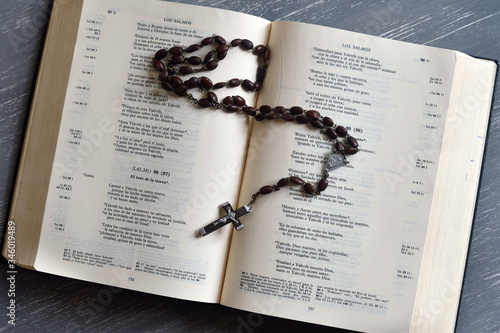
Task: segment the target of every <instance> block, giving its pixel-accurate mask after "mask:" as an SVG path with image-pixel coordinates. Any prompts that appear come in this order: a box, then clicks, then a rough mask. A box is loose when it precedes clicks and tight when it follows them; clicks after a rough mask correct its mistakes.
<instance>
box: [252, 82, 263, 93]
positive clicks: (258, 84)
mask: <svg viewBox="0 0 500 333" xmlns="http://www.w3.org/2000/svg"><path fill="white" fill-rule="evenodd" d="M253 86H254V87H255V90H256V91H259V90H260V88H262V82H260V81H255V82H254V83H253Z"/></svg>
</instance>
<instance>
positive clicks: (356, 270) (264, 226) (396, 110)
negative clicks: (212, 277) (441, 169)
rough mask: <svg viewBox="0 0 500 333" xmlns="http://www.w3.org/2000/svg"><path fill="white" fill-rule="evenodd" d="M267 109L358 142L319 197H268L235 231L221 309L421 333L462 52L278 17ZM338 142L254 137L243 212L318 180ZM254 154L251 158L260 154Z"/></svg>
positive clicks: (284, 129) (291, 131)
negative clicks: (416, 316) (326, 122)
mask: <svg viewBox="0 0 500 333" xmlns="http://www.w3.org/2000/svg"><path fill="white" fill-rule="evenodd" d="M269 46H270V48H271V59H270V65H269V66H270V67H269V69H268V75H267V81H266V82H265V83H264V90H263V91H262V92H261V93H260V95H259V104H264V105H265V104H267V105H271V106H278V105H282V106H285V107H287V108H290V107H292V106H295V105H298V106H302V107H304V108H305V109H314V110H317V111H319V112H320V113H321V114H322V115H323V116H328V117H331V118H332V119H333V120H334V121H335V123H336V124H338V125H342V126H345V127H346V128H347V129H349V131H350V134H351V135H352V136H353V137H355V138H356V139H357V140H358V142H359V144H360V151H359V152H358V153H357V154H356V155H352V156H347V159H348V161H349V164H348V165H347V166H345V167H342V168H340V169H337V170H334V171H332V172H330V176H329V178H328V181H329V186H328V188H327V189H326V190H325V191H324V192H322V193H321V195H319V196H315V197H310V196H309V197H308V196H305V195H304V194H303V192H302V189H301V188H296V187H285V188H282V189H280V191H277V192H274V193H272V194H268V195H266V196H259V197H258V199H257V201H256V202H255V203H254V204H253V207H252V210H251V213H250V214H249V215H248V217H246V219H245V221H244V223H245V229H244V231H241V232H238V233H234V234H233V240H232V243H231V250H230V257H229V262H228V273H227V277H226V280H225V283H224V288H223V297H222V303H223V304H225V305H228V306H233V307H238V308H242V309H246V310H249V311H254V312H262V313H265V314H269V315H273V316H279V317H286V318H292V319H296V320H301V321H308V322H315V323H319V324H323V325H330V326H336V327H343V328H348V329H353V330H359V331H370V332H388V331H395V332H403V331H408V330H409V327H410V325H411V318H412V311H413V305H414V299H415V292H416V286H417V280H418V276H419V270H420V264H421V259H422V251H423V249H424V246H425V237H426V231H427V224H428V220H429V214H430V210H431V203H432V199H433V194H434V186H435V181H436V173H437V167H438V164H439V156H440V149H441V145H442V137H443V132H444V128H445V119H446V116H447V110H448V106H449V98H450V92H451V87H452V81H453V77H454V66H455V55H454V53H453V52H451V51H445V50H440V49H435V48H430V47H422V46H417V45H411V44H407V43H401V42H395V41H391V40H384V39H380V38H376V37H370V36H365V35H361V34H356V33H350V32H346V31H341V30H334V29H329V28H324V27H318V26H312V25H307V24H302V23H290V22H274V23H273V24H272V28H271V36H270V42H269ZM331 149H332V142H329V141H328V140H327V137H326V136H325V135H323V134H321V133H320V131H319V130H318V129H317V128H314V127H312V126H310V125H302V124H298V123H296V122H284V121H282V120H273V121H262V122H259V123H256V124H255V125H254V126H253V129H252V137H251V141H250V145H249V156H248V159H247V167H246V170H245V175H244V181H243V188H242V193H241V196H240V201H241V202H240V204H244V203H246V202H248V201H249V200H250V198H251V196H252V194H253V193H255V192H257V191H258V190H259V188H260V186H262V185H273V184H276V182H277V181H278V180H279V179H280V178H282V177H287V176H299V177H301V178H303V179H304V180H305V181H307V182H311V183H313V184H316V183H317V181H318V180H319V179H320V178H321V176H322V174H323V168H324V165H325V161H326V159H327V158H328V156H329V152H330V150H331ZM252 152H253V154H252Z"/></svg>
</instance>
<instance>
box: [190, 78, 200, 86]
mask: <svg viewBox="0 0 500 333" xmlns="http://www.w3.org/2000/svg"><path fill="white" fill-rule="evenodd" d="M199 84H200V79H199V78H197V77H194V76H193V77H191V78H189V80H188V81H187V86H188V87H189V88H195V87H197V86H198V85H199Z"/></svg>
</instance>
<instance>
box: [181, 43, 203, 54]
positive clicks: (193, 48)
mask: <svg viewBox="0 0 500 333" xmlns="http://www.w3.org/2000/svg"><path fill="white" fill-rule="evenodd" d="M199 49H200V45H198V44H193V45H191V46H188V47H187V48H186V49H185V50H184V51H186V52H187V53H191V52H194V51H198V50H199Z"/></svg>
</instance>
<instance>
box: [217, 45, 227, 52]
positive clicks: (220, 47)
mask: <svg viewBox="0 0 500 333" xmlns="http://www.w3.org/2000/svg"><path fill="white" fill-rule="evenodd" d="M227 50H229V45H227V44H221V45H219V46H217V48H216V49H215V51H217V52H226V51H227Z"/></svg>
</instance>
